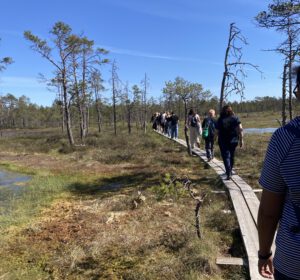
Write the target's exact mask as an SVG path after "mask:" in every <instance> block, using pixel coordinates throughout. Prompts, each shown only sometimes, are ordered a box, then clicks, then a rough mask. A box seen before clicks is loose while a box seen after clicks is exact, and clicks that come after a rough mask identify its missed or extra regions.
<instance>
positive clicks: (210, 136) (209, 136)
mask: <svg viewBox="0 0 300 280" xmlns="http://www.w3.org/2000/svg"><path fill="white" fill-rule="evenodd" d="M215 114H216V112H215V110H214V109H210V110H209V111H208V116H207V117H206V118H204V120H203V122H202V138H203V139H204V141H205V151H206V157H207V161H211V160H212V159H213V158H214V143H215V128H216V124H217V122H216V120H215Z"/></svg>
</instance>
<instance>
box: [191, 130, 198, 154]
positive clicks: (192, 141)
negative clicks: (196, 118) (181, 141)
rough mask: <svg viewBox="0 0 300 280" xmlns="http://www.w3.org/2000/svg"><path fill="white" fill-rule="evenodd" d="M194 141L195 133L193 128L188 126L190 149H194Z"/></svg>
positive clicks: (195, 139)
mask: <svg viewBox="0 0 300 280" xmlns="http://www.w3.org/2000/svg"><path fill="white" fill-rule="evenodd" d="M196 141H197V135H196V133H195V128H194V127H191V128H190V142H191V148H192V149H194V147H195V143H196Z"/></svg>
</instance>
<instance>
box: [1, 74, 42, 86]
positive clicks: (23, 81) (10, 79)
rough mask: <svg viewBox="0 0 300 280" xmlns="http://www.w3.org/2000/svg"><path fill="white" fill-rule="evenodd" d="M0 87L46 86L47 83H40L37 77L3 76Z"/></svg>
mask: <svg viewBox="0 0 300 280" xmlns="http://www.w3.org/2000/svg"><path fill="white" fill-rule="evenodd" d="M0 87H1V88H5V87H11V88H16V87H17V88H19V87H24V88H45V84H42V83H40V82H39V81H38V79H37V78H32V77H20V76H3V77H1V79H0Z"/></svg>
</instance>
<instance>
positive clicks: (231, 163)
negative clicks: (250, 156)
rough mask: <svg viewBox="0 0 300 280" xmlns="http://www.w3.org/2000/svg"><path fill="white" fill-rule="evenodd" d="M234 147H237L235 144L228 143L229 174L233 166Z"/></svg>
mask: <svg viewBox="0 0 300 280" xmlns="http://www.w3.org/2000/svg"><path fill="white" fill-rule="evenodd" d="M236 147H237V144H231V145H230V174H231V175H232V168H233V166H234V153H235V149H236Z"/></svg>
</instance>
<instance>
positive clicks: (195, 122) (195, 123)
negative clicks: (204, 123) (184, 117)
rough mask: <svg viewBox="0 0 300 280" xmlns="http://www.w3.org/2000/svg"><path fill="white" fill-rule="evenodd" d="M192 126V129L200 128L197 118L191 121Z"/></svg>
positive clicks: (194, 117)
mask: <svg viewBox="0 0 300 280" xmlns="http://www.w3.org/2000/svg"><path fill="white" fill-rule="evenodd" d="M191 126H192V127H197V126H198V122H197V118H196V116H193V117H192V119H191Z"/></svg>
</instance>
